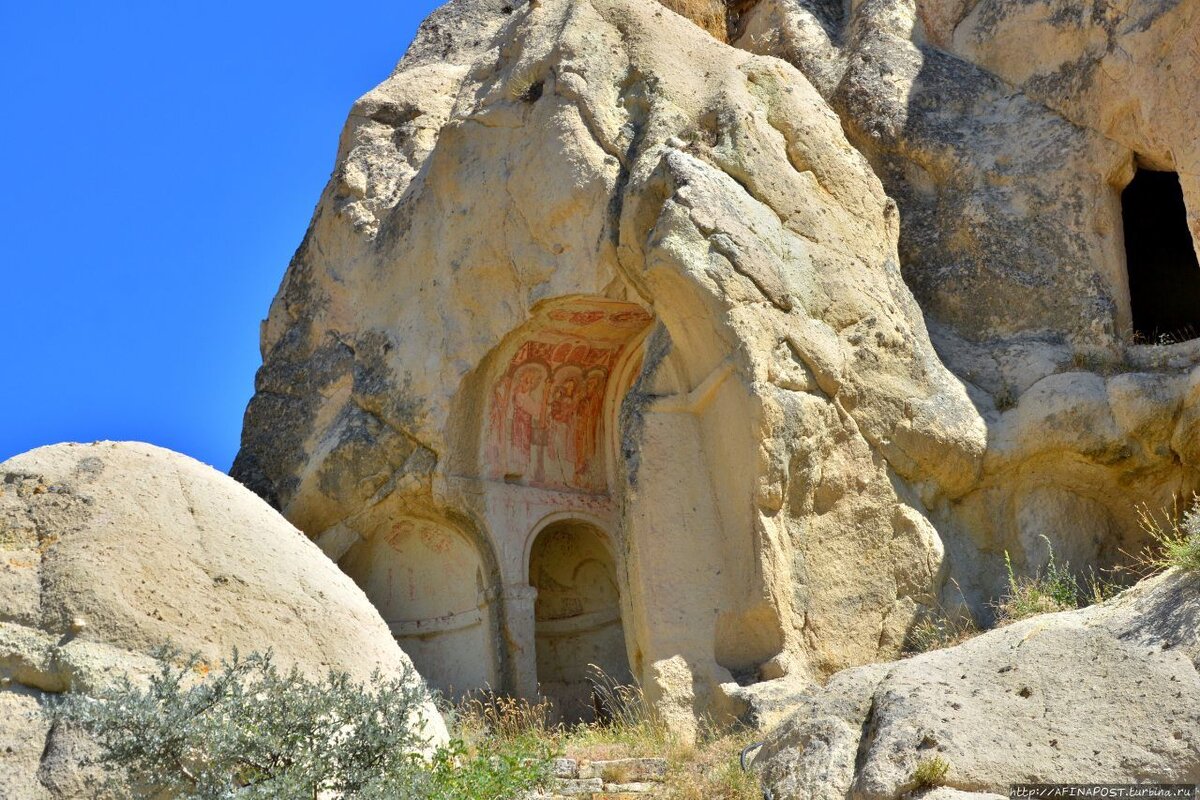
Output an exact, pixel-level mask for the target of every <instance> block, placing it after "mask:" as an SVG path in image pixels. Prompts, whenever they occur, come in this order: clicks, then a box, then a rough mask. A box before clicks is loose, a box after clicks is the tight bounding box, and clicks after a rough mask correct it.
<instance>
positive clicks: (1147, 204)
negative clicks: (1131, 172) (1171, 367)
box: [1121, 169, 1200, 343]
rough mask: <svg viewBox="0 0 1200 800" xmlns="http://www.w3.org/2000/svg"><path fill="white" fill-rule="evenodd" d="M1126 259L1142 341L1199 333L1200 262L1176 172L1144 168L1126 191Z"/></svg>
mask: <svg viewBox="0 0 1200 800" xmlns="http://www.w3.org/2000/svg"><path fill="white" fill-rule="evenodd" d="M1121 209H1122V214H1123V217H1124V220H1125V264H1126V269H1127V270H1128V271H1129V300H1130V304H1131V305H1132V307H1133V331H1134V336H1135V338H1136V339H1137V340H1138V341H1142V342H1149V343H1168V342H1178V341H1183V340H1184V339H1195V338H1197V337H1200V263H1197V260H1196V249H1195V247H1194V246H1193V245H1192V235H1191V232H1190V231H1189V230H1188V224H1187V209H1186V207H1185V206H1184V204H1183V189H1182V187H1180V185H1179V176H1178V175H1176V174H1175V173H1174V172H1155V171H1152V170H1147V169H1139V170H1138V171H1137V175H1135V176H1134V178H1133V181H1132V182H1131V183H1130V184H1129V185H1128V186H1126V187H1125V191H1123V192H1122V193H1121Z"/></svg>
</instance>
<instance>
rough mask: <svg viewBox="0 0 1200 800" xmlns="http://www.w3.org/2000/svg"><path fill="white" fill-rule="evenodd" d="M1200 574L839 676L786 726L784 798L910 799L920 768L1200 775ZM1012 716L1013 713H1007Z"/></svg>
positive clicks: (773, 753) (1014, 776) (972, 772)
mask: <svg viewBox="0 0 1200 800" xmlns="http://www.w3.org/2000/svg"><path fill="white" fill-rule="evenodd" d="M1198 588H1200V578H1197V577H1196V576H1194V575H1180V574H1168V575H1164V576H1160V577H1157V578H1154V579H1152V580H1148V581H1146V582H1144V583H1142V584H1139V585H1138V586H1137V587H1135V588H1134V589H1132V590H1130V591H1128V592H1126V593H1125V594H1123V595H1121V596H1120V597H1119V598H1118V599H1116V600H1114V601H1110V602H1109V603H1106V604H1104V605H1103V606H1093V607H1091V608H1088V609H1085V610H1082V611H1072V612H1066V613H1060V614H1047V615H1044V616H1039V617H1035V618H1033V619H1028V620H1025V621H1024V622H1020V623H1017V624H1014V625H1011V626H1008V627H1005V628H1002V629H1000V630H996V631H992V632H989V633H986V634H984V635H982V636H979V637H977V638H975V639H972V640H970V641H968V642H966V643H965V644H961V645H958V646H957V647H952V648H950V649H947V650H938V651H935V652H931V653H925V654H923V655H919V656H916V657H914V658H911V659H908V660H905V661H900V662H897V663H894V664H872V665H870V666H866V667H858V668H855V669H851V670H846V671H845V672H842V673H839V674H838V675H836V676H834V677H833V678H832V679H831V680H830V681H829V683H828V685H827V686H826V687H825V688H823V689H814V690H813V691H812V692H810V693H809V694H808V695H806V696H804V697H803V698H802V699H801V702H800V708H799V710H798V711H796V712H795V714H794V715H793V716H792V717H791V718H790V719H789V720H788V721H787V722H785V723H784V724H783V725H781V726H780V727H779V728H778V729H777V730H775V731H774V732H772V734H771V736H770V738H769V739H768V741H767V744H766V745H765V746H764V748H763V751H762V753H761V754H760V756H759V757H758V760H759V763H762V764H764V765H765V766H764V777H765V784H766V785H767V786H768V787H769V788H770V789H771V791H772V792H773V796H774V797H776V798H778V800H793V799H794V798H823V799H824V798H829V799H830V800H832V798H839V800H840V799H841V798H849V797H855V798H860V797H862V798H866V797H870V798H893V797H901V796H905V792H906V790H907V788H908V784H909V781H910V779H911V777H912V774H913V770H914V769H915V768H916V766H917V764H918V763H919V762H920V761H921V760H923V759H928V758H931V757H933V756H939V757H941V758H943V759H944V760H945V761H947V762H948V763H949V764H950V771H949V775H948V778H947V786H948V787H950V788H957V789H959V790H969V791H973V792H988V791H990V792H996V793H999V794H1001V795H1003V796H1006V797H1007V796H1008V787H1009V785H1010V784H1014V783H1031V782H1038V781H1045V780H1048V779H1053V780H1054V781H1057V782H1061V783H1072V782H1078V783H1119V782H1122V781H1127V780H1129V779H1130V778H1132V777H1135V776H1136V778H1137V780H1138V781H1141V782H1144V783H1183V784H1192V783H1196V782H1197V781H1200V712H1198V710H1197V709H1198V708H1200V705H1198V701H1200V677H1198V675H1197V665H1198V664H1200V599H1198V597H1200V595H1198V593H1197V589H1198ZM1000 721H1002V724H999V723H1000Z"/></svg>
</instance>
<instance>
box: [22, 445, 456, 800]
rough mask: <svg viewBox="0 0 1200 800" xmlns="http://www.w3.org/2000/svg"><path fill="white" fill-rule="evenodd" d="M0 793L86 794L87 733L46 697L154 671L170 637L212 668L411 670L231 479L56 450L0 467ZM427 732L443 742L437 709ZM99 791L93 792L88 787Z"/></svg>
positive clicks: (89, 449) (102, 448)
mask: <svg viewBox="0 0 1200 800" xmlns="http://www.w3.org/2000/svg"><path fill="white" fill-rule="evenodd" d="M0 556H2V557H3V559H4V561H3V563H2V566H0V609H2V611H0V678H3V683H2V685H0V796H3V797H6V798H50V797H55V798H58V797H82V796H84V792H85V791H86V784H85V782H84V781H85V778H86V775H85V774H84V773H83V772H82V771H81V769H80V766H79V763H80V757H81V754H84V753H87V752H88V744H87V742H86V741H83V740H81V739H79V738H78V737H77V736H76V735H75V734H73V733H70V732H64V731H62V730H53V731H50V730H48V726H47V725H46V723H45V721H44V719H43V718H42V716H41V715H40V712H39V707H40V706H41V705H42V703H43V702H44V700H45V698H46V696H47V695H48V694H53V693H58V692H63V691H67V690H68V689H72V688H74V689H82V690H87V689H88V687H92V686H97V685H99V684H103V683H105V682H107V681H109V680H112V679H113V678H115V677H116V676H117V675H120V674H123V673H126V672H128V673H133V674H135V675H138V674H142V673H144V672H145V671H146V670H148V669H152V668H153V659H152V658H151V657H150V654H151V653H152V652H153V651H154V650H155V649H156V648H157V647H158V646H160V645H162V644H165V643H167V642H171V643H172V644H173V645H174V646H176V647H178V648H180V649H181V650H183V651H184V652H200V653H201V654H202V655H203V656H205V657H206V658H208V659H210V660H213V661H217V660H219V659H220V658H222V657H226V656H228V655H229V653H230V651H231V650H232V649H233V648H235V647H236V648H238V649H239V650H241V651H242V652H243V653H246V652H250V651H253V650H258V651H263V650H266V649H268V648H272V649H273V650H274V651H275V654H276V656H277V657H278V659H279V661H280V664H281V665H284V666H290V665H292V664H295V665H298V666H300V667H301V668H302V669H305V670H306V671H309V672H313V673H323V672H325V671H326V670H328V669H336V670H342V671H346V672H349V673H350V674H351V675H353V676H354V677H355V678H356V679H358V680H366V679H368V678H369V677H370V675H371V673H372V672H373V671H374V670H375V669H376V668H378V669H380V670H382V671H384V672H393V673H394V672H396V671H398V670H402V669H404V668H406V667H409V666H410V662H409V660H408V658H407V657H406V656H405V655H404V653H403V652H401V650H400V648H399V647H398V646H397V645H396V643H395V641H394V640H393V639H392V638H391V636H389V634H388V631H387V628H386V627H385V626H384V624H383V623H382V621H381V620H380V619H379V615H378V613H377V612H376V611H375V610H374V609H373V608H372V607H371V605H370V603H369V602H368V600H367V598H366V597H365V596H364V595H363V593H362V591H361V590H360V589H358V587H356V586H355V585H354V584H353V583H352V582H351V581H350V580H349V579H348V578H346V576H345V575H343V574H342V573H341V572H340V571H339V570H338V569H337V567H336V566H335V565H334V564H332V563H331V562H329V560H328V559H326V558H325V557H324V556H323V555H322V554H321V553H320V551H319V550H318V549H317V548H316V547H315V546H314V545H313V544H312V543H311V542H309V541H307V540H306V539H305V538H304V537H303V536H302V535H301V534H300V533H299V532H298V531H296V529H295V528H293V527H292V526H291V525H289V524H288V523H287V522H286V521H285V520H284V519H282V518H281V517H280V516H279V515H278V514H277V513H275V512H274V511H273V510H271V509H270V508H269V507H268V506H267V505H266V504H265V503H263V502H262V501H261V500H260V499H259V498H257V497H255V496H254V495H253V494H251V493H250V492H248V491H246V489H245V488H243V487H241V486H239V485H238V484H237V483H236V482H235V481H233V480H231V479H230V478H228V477H226V476H224V475H222V474H220V473H219V472H217V471H215V470H213V469H212V468H211V467H207V466H204V465H203V464H200V463H199V462H196V461H193V460H192V459H190V458H187V457H185V456H181V455H178V454H176V453H172V452H170V451H167V450H163V449H160V448H157V447H153V446H151V445H145V444H136V443H115V442H102V443H98V444H92V445H73V444H64V445H55V446H52V447H43V448H40V449H38V450H34V451H31V452H29V453H26V454H24V455H20V456H16V457H15V458H12V459H9V460H8V461H6V462H4V463H3V464H2V465H0ZM426 716H427V728H426V733H427V735H429V736H431V737H433V738H434V739H435V740H444V739H445V737H446V731H445V727H444V725H443V723H442V720H441V717H440V716H439V715H438V714H437V712H436V711H435V710H434V709H433V707H432V705H430V706H429V707H427V709H426ZM87 796H91V795H87Z"/></svg>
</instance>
